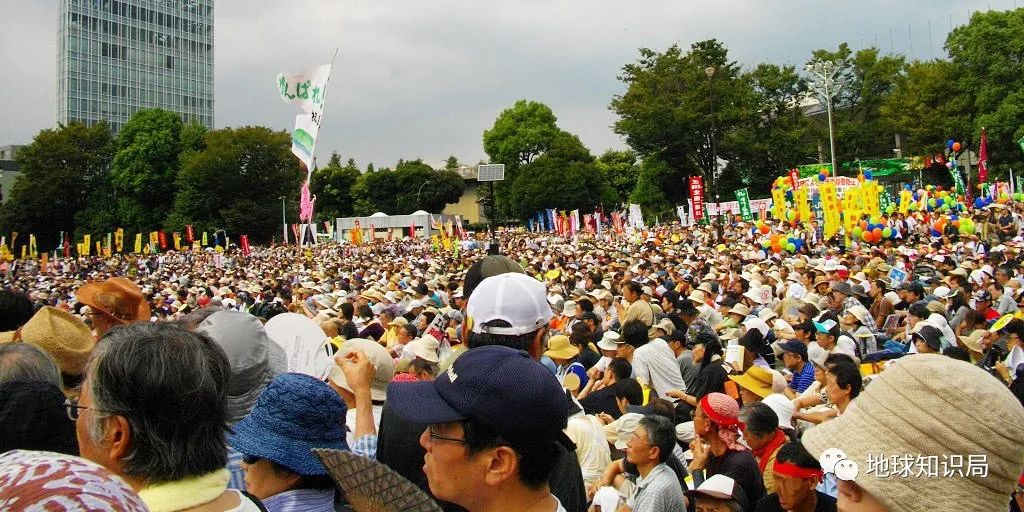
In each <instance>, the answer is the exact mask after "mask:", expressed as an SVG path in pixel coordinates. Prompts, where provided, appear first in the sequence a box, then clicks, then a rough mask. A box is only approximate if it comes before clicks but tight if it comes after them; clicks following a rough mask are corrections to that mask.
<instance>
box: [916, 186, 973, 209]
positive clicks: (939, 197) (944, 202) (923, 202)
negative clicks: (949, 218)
mask: <svg viewBox="0 0 1024 512" xmlns="http://www.w3.org/2000/svg"><path fill="white" fill-rule="evenodd" d="M903 194H910V198H911V199H912V200H913V202H912V203H910V207H909V209H910V211H912V212H913V211H917V210H926V211H929V212H942V213H950V212H962V211H964V210H965V209H966V207H965V206H964V204H963V196H958V195H956V194H955V193H952V192H950V191H949V190H943V189H942V187H941V186H940V187H936V186H934V185H928V186H926V187H925V188H920V189H917V190H913V189H912V188H911V187H910V185H904V186H903V191H902V192H901V195H903ZM975 207H976V208H980V206H978V202H977V201H975Z"/></svg>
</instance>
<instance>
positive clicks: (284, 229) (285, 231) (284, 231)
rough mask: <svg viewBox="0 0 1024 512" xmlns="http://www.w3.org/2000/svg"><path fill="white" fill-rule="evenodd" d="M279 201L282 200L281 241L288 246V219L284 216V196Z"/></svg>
mask: <svg viewBox="0 0 1024 512" xmlns="http://www.w3.org/2000/svg"><path fill="white" fill-rule="evenodd" d="M278 199H280V200H281V240H283V241H284V245H288V219H287V218H286V217H285V216H284V196H281V197H279V198H278Z"/></svg>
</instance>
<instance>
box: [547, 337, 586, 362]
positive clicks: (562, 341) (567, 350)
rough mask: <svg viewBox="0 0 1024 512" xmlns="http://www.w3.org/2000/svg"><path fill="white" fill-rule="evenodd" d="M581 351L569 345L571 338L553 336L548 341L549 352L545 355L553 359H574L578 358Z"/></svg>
mask: <svg viewBox="0 0 1024 512" xmlns="http://www.w3.org/2000/svg"><path fill="white" fill-rule="evenodd" d="M579 353H580V349H579V348H577V347H576V346H574V345H573V344H572V343H569V337H568V336H566V335H564V334H559V335H557V336H552V337H551V339H549V340H548V350H547V352H544V355H546V356H548V357H550V358H551V359H572V358H574V357H576V356H578V355H579Z"/></svg>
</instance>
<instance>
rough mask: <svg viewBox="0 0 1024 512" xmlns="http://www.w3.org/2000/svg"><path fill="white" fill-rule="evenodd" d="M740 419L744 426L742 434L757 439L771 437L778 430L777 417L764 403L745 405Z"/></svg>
mask: <svg viewBox="0 0 1024 512" xmlns="http://www.w3.org/2000/svg"><path fill="white" fill-rule="evenodd" d="M740 417H741V418H742V419H743V423H744V424H745V425H746V427H745V428H744V432H748V433H750V434H753V435H755V436H757V437H764V436H767V435H771V434H772V433H774V432H775V430H776V429H778V428H779V415H778V414H775V411H774V410H772V408H771V407H768V405H767V404H765V403H764V402H753V403H749V404H745V405H744V406H743V409H742V410H741V411H740Z"/></svg>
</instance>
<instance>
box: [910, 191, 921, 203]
mask: <svg viewBox="0 0 1024 512" xmlns="http://www.w3.org/2000/svg"><path fill="white" fill-rule="evenodd" d="M911 197H912V198H913V199H914V201H919V200H920V199H921V196H919V195H918V194H917V192H914V193H913V195H911Z"/></svg>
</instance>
